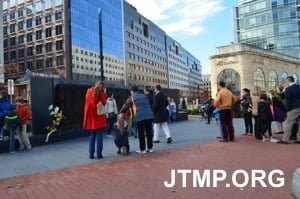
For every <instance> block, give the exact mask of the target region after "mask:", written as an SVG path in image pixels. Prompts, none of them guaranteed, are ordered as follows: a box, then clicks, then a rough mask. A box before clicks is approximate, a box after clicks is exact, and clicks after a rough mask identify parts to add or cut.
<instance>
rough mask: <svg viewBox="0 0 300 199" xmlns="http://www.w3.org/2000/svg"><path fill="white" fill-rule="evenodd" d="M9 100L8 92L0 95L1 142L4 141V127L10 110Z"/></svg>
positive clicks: (2, 92)
mask: <svg viewBox="0 0 300 199" xmlns="http://www.w3.org/2000/svg"><path fill="white" fill-rule="evenodd" d="M9 105H10V103H9V100H8V95H7V92H6V91H1V93H0V140H3V126H4V119H5V115H6V113H7V111H8V109H9Z"/></svg>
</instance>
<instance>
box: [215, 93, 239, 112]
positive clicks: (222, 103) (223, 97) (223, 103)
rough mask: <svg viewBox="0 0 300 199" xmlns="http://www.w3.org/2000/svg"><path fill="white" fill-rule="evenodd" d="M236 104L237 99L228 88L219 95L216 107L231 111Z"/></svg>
mask: <svg viewBox="0 0 300 199" xmlns="http://www.w3.org/2000/svg"><path fill="white" fill-rule="evenodd" d="M235 102H236V99H235V97H234V95H233V94H232V92H231V91H229V90H228V89H227V88H222V89H221V90H220V91H219V92H218V94H217V99H216V100H215V103H214V106H215V107H216V108H219V109H221V110H225V109H231V107H232V105H233V104H234V103H235Z"/></svg>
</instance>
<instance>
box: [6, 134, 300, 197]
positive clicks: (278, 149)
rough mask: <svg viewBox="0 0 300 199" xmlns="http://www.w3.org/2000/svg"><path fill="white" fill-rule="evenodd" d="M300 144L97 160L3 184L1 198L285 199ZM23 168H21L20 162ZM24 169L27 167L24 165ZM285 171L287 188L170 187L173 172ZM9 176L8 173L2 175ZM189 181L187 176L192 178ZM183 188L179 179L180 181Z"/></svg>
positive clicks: (213, 147) (214, 145)
mask: <svg viewBox="0 0 300 199" xmlns="http://www.w3.org/2000/svg"><path fill="white" fill-rule="evenodd" d="M299 147H300V146H299V145H278V144H272V143H262V142H260V141H256V140H254V139H253V138H249V137H245V138H241V139H240V140H238V141H237V142H235V143H218V142H210V143H206V144H199V145H193V146H189V147H185V148H181V149H176V150H170V151H163V152H155V153H153V154H147V155H144V156H134V157H126V158H120V159H118V160H113V161H101V162H97V161H95V163H94V164H89V165H84V166H78V167H73V168H68V169H63V170H58V171H52V172H45V173H40V174H33V175H28V176H20V177H14V178H9V179H4V180H0V198H9V199H14V198H18V199H19V198H37V199H47V198H51V199H52V198H64V199H65V198H84V199H87V198H97V199H98V198H101V199H102V198H113V199H118V198H122V199H123V198H205V199H207V198H225V199H227V198H228V199H235V198H236V199H240V198H243V199H247V198H249V199H250V198H251V199H253V198H257V199H260V198H262V199H267V198H272V199H275V198H279V199H287V198H292V197H291V193H290V192H291V190H290V189H291V188H290V187H291V178H292V173H293V171H294V170H295V169H296V168H297V167H300V158H299V151H300V150H299V149H300V148H299ZM20 164H22V163H21V162H20ZM24 166H26V165H24ZM214 168H216V169H224V170H226V171H227V173H228V174H231V173H232V172H233V171H234V170H236V169H244V170H247V171H251V169H265V170H266V171H270V170H273V169H281V170H283V171H284V172H285V179H286V185H285V186H284V187H283V188H278V189H274V188H255V189H254V188H244V189H239V188H225V186H221V187H218V188H191V182H192V181H191V180H188V186H189V188H180V187H179V185H178V186H177V187H176V188H172V189H167V188H165V187H164V185H163V182H164V180H169V179H170V170H171V169H199V170H203V169H214ZM1 172H5V171H1ZM188 179H189V178H188ZM177 183H178V184H179V181H178V180H177Z"/></svg>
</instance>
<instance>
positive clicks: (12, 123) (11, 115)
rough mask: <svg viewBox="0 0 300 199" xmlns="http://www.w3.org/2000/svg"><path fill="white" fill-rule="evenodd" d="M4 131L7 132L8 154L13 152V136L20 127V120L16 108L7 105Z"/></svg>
mask: <svg viewBox="0 0 300 199" xmlns="http://www.w3.org/2000/svg"><path fill="white" fill-rule="evenodd" d="M4 125H5V129H6V130H7V131H9V153H14V152H15V140H16V139H15V134H16V130H17V128H18V127H20V126H21V125H22V123H21V118H20V117H19V115H18V113H17V111H16V106H15V105H13V104H10V105H9V109H8V111H7V113H6V116H5V119H4Z"/></svg>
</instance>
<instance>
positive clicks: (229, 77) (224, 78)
mask: <svg viewBox="0 0 300 199" xmlns="http://www.w3.org/2000/svg"><path fill="white" fill-rule="evenodd" d="M218 82H225V84H226V86H227V87H230V88H231V90H232V92H234V93H239V92H240V91H241V77H240V74H239V73H238V72H237V71H236V70H233V69H225V70H223V71H222V72H220V73H219V75H218Z"/></svg>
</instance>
